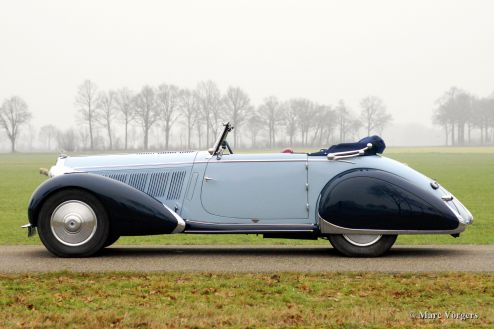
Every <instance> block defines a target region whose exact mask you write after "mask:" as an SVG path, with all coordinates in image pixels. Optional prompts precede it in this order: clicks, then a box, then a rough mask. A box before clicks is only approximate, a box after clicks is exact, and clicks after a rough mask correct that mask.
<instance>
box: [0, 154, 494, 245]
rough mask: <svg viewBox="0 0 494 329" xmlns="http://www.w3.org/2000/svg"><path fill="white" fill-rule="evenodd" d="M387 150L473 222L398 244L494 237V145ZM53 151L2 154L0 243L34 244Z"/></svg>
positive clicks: (204, 240) (176, 238)
mask: <svg viewBox="0 0 494 329" xmlns="http://www.w3.org/2000/svg"><path fill="white" fill-rule="evenodd" d="M386 155H387V156H389V157H391V158H394V159H397V160H399V161H402V162H405V163H407V164H408V165H410V166H411V167H413V168H415V169H417V170H419V171H421V172H423V173H424V174H426V175H428V176H429V177H432V178H434V179H437V180H438V181H439V182H440V183H441V184H442V185H443V186H445V187H446V188H447V189H448V190H450V191H451V192H452V193H454V194H455V196H457V197H458V198H459V199H460V200H461V201H462V202H463V203H464V204H465V205H466V206H467V207H468V208H469V209H470V210H471V212H472V213H473V215H474V217H475V221H474V224H473V225H472V226H470V227H469V228H468V229H467V231H466V232H465V233H464V234H462V236H461V238H458V239H453V238H451V237H450V236H438V235H415V236H400V237H399V239H398V243H401V244H455V243H460V244H488V243H494V202H493V200H494V148H487V147H482V148H481V147H477V148H475V147H474V148H438V147H434V148H394V149H393V148H390V149H389V150H386ZM55 159H56V154H15V155H10V154H1V155H0V224H1V225H0V244H4V245H5V244H38V243H39V239H38V238H37V237H34V238H30V239H27V238H26V232H25V230H22V229H20V225H22V224H25V223H27V214H26V208H27V202H28V200H29V197H30V195H31V193H32V192H33V190H34V189H35V188H36V186H37V185H38V184H40V183H41V182H42V181H43V180H44V179H45V178H46V177H44V176H41V175H39V174H38V169H39V168H40V167H45V168H49V167H50V166H51V165H53V163H54V161H55ZM118 243H122V244H144V243H149V244H314V243H317V244H327V241H324V240H320V241H317V242H315V241H300V240H281V239H263V238H262V237H257V236H248V235H220V236H213V235H162V236H149V237H124V238H122V239H121V240H119V242H118Z"/></svg>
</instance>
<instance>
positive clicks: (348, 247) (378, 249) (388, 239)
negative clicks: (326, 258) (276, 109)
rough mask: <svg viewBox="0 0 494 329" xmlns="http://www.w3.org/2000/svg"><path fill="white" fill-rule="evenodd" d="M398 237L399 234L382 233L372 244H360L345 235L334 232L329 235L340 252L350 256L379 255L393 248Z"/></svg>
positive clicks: (332, 243) (330, 240)
mask: <svg viewBox="0 0 494 329" xmlns="http://www.w3.org/2000/svg"><path fill="white" fill-rule="evenodd" d="M347 237H348V236H347ZM376 238H377V236H376ZM396 238H397V235H382V236H381V237H380V238H379V239H378V240H377V241H375V242H373V243H372V244H369V245H365V246H359V245H356V244H355V243H351V242H350V241H349V240H348V238H346V237H345V236H343V235H340V234H332V235H330V236H329V242H330V243H331V245H332V246H333V247H334V248H335V249H336V250H337V251H338V252H340V253H341V254H343V255H345V256H348V257H378V256H381V255H383V254H384V253H386V252H387V251H388V250H389V249H391V247H392V246H393V244H394V243H395V241H396Z"/></svg>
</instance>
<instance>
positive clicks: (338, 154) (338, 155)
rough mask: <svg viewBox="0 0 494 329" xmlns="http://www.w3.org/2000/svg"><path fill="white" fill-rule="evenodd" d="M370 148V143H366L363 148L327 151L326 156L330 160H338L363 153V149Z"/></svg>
mask: <svg viewBox="0 0 494 329" xmlns="http://www.w3.org/2000/svg"><path fill="white" fill-rule="evenodd" d="M371 148H372V143H367V145H366V146H365V147H364V148H361V149H359V150H351V151H343V152H335V153H328V155H327V158H328V160H330V161H334V160H338V159H346V158H353V157H356V156H359V155H364V154H365V151H367V150H370V149H371Z"/></svg>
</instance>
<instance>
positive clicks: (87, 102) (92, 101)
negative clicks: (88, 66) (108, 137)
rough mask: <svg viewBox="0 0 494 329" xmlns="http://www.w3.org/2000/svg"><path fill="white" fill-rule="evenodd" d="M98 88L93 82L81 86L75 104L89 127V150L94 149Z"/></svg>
mask: <svg viewBox="0 0 494 329" xmlns="http://www.w3.org/2000/svg"><path fill="white" fill-rule="evenodd" d="M97 93H98V88H97V87H96V85H95V84H94V82H92V81H91V80H86V81H84V82H83V83H82V85H80V86H79V89H78V90H77V95H76V98H75V104H76V106H78V107H79V113H80V114H81V116H82V120H83V121H84V122H86V123H87V124H88V126H89V143H90V144H89V145H90V146H89V148H90V149H91V150H93V149H94V135H95V131H94V130H95V123H96V105H97Z"/></svg>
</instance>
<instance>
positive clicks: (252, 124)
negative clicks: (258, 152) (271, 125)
mask: <svg viewBox="0 0 494 329" xmlns="http://www.w3.org/2000/svg"><path fill="white" fill-rule="evenodd" d="M263 125H264V121H263V119H262V118H261V116H260V115H259V114H258V113H257V111H253V112H251V114H250V115H249V118H248V119H247V129H248V130H249V133H250V146H251V147H252V148H256V147H257V136H259V131H260V128H262V127H263Z"/></svg>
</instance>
